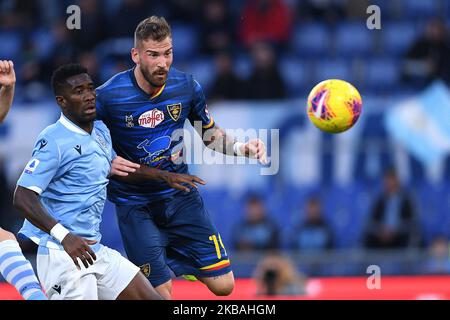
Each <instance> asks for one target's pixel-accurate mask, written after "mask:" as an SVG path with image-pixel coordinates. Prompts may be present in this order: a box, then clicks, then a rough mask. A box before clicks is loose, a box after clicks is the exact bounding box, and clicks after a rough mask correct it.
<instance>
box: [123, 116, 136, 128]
mask: <svg viewBox="0 0 450 320" xmlns="http://www.w3.org/2000/svg"><path fill="white" fill-rule="evenodd" d="M125 125H126V126H127V128H133V127H134V119H133V115H132V114H130V115H125Z"/></svg>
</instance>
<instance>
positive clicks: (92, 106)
mask: <svg viewBox="0 0 450 320" xmlns="http://www.w3.org/2000/svg"><path fill="white" fill-rule="evenodd" d="M95 110H96V109H95V104H89V105H87V106H86V108H84V112H86V113H93V112H95Z"/></svg>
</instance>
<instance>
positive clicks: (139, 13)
mask: <svg viewBox="0 0 450 320" xmlns="http://www.w3.org/2000/svg"><path fill="white" fill-rule="evenodd" d="M151 15H152V13H151V11H150V10H148V4H147V3H146V1H145V0H123V2H122V5H121V6H120V9H119V11H118V13H117V15H114V16H112V17H110V21H109V25H110V28H109V29H110V33H109V36H110V37H112V38H114V37H117V38H119V37H127V38H133V35H134V31H135V30H136V27H137V25H138V24H139V22H141V21H142V20H144V19H145V18H147V17H149V16H151Z"/></svg>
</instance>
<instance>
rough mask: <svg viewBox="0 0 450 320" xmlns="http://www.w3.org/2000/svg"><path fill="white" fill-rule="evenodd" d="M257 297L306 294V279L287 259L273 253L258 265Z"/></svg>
mask: <svg viewBox="0 0 450 320" xmlns="http://www.w3.org/2000/svg"><path fill="white" fill-rule="evenodd" d="M255 279H256V285H257V295H263V296H284V295H302V294H305V293H306V290H305V286H306V279H305V277H304V276H303V275H302V274H300V273H299V272H298V271H297V270H296V269H295V265H294V264H293V263H292V261H291V260H290V259H288V258H287V257H285V256H283V255H280V254H277V253H271V254H269V255H267V256H265V257H264V258H263V259H262V260H261V261H260V262H259V263H258V265H257V267H256V271H255Z"/></svg>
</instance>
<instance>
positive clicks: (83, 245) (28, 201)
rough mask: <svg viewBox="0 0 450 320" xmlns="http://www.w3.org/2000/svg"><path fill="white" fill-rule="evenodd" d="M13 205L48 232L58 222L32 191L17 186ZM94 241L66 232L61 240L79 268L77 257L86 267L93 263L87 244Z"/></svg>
mask: <svg viewBox="0 0 450 320" xmlns="http://www.w3.org/2000/svg"><path fill="white" fill-rule="evenodd" d="M13 203H14V207H15V208H16V209H17V210H19V211H20V212H22V213H23V215H24V217H25V218H26V219H27V220H28V221H30V222H31V223H32V224H33V225H35V226H36V227H38V228H39V229H41V230H42V231H44V232H46V233H48V234H50V230H51V229H52V228H53V227H54V226H55V225H56V224H57V223H58V222H57V221H56V220H55V219H54V218H53V217H52V216H51V215H49V214H48V212H47V210H45V208H44V207H43V206H42V205H41V202H40V201H39V196H38V194H37V193H35V192H34V191H31V190H29V189H26V188H24V187H21V186H17V188H16V190H15V192H14V200H13ZM95 243H96V241H92V240H87V239H84V238H81V237H79V236H77V235H74V234H72V233H68V234H67V235H66V236H65V237H64V239H63V241H62V242H61V244H62V246H63V247H64V250H65V251H66V252H67V253H68V254H69V256H70V257H71V258H72V260H73V262H74V263H75V265H76V266H77V268H78V269H80V265H79V264H78V260H77V258H79V259H80V260H81V261H82V262H83V264H84V266H85V267H86V268H88V267H89V265H92V264H94V260H96V259H97V257H96V256H95V253H94V252H93V251H92V249H91V248H90V247H89V245H92V244H95Z"/></svg>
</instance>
